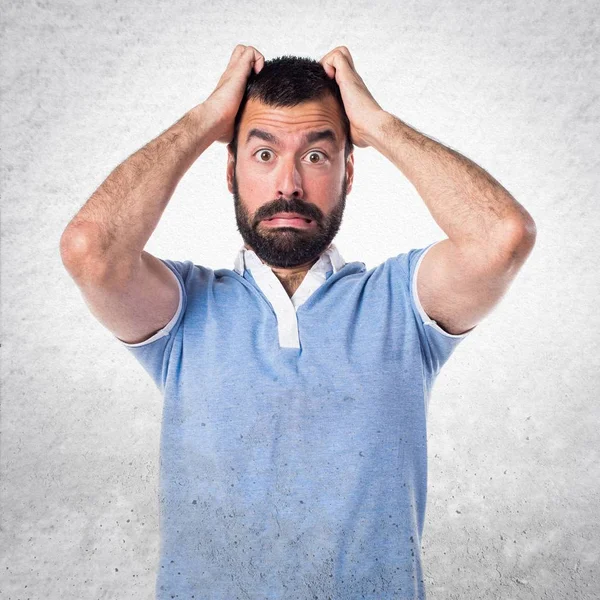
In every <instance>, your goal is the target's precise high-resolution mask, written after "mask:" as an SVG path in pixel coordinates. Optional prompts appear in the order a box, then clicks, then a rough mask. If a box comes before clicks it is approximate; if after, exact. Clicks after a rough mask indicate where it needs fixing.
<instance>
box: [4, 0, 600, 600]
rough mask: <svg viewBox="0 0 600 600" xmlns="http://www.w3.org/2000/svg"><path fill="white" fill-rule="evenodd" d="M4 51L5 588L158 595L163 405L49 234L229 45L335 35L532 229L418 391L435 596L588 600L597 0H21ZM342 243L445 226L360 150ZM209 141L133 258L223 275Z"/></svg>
mask: <svg viewBox="0 0 600 600" xmlns="http://www.w3.org/2000/svg"><path fill="white" fill-rule="evenodd" d="M1 13H2V14H1V19H2V41H1V44H2V48H1V50H2V52H1V68H2V72H1V80H0V86H1V93H2V97H1V102H2V107H1V108H2V111H1V112H2V116H1V131H0V134H1V145H0V150H1V159H2V179H1V200H2V222H1V228H2V229H1V233H2V235H1V306H2V340H1V348H0V351H1V360H2V380H1V384H2V390H1V394H2V406H1V412H0V431H1V445H0V449H1V456H0V467H1V483H0V492H1V500H0V501H1V513H0V519H1V527H0V536H1V537H0V556H1V561H0V568H1V575H0V596H1V597H2V598H6V599H7V600H8V599H10V600H16V599H19V600H25V599H28V598H30V599H41V598H51V599H57V600H58V599H61V600H71V599H80V598H90V599H92V598H120V599H124V598H132V599H142V598H149V597H151V595H152V593H153V586H154V576H155V567H156V565H155V561H156V557H157V550H158V537H157V527H158V523H157V516H156V515H157V496H156V494H157V470H158V441H159V433H160V417H161V399H160V395H159V392H158V390H157V389H156V388H155V387H154V385H153V384H152V382H151V380H150V378H149V377H148V376H147V375H146V373H145V372H144V371H143V370H142V368H141V367H140V366H139V364H138V363H137V362H136V361H135V359H134V358H133V357H132V356H131V355H130V354H129V353H128V351H127V350H126V349H125V348H123V347H121V346H120V345H119V344H118V343H117V342H116V341H114V340H113V339H112V336H111V334H110V332H109V331H108V330H107V329H105V328H104V327H103V326H102V325H101V324H99V323H98V322H97V321H96V320H95V319H94V318H93V316H92V315H91V314H90V313H89V311H88V310H87V308H86V306H85V303H84V301H83V299H82V297H81V295H80V293H79V291H78V289H77V287H76V286H75V284H74V283H73V282H72V280H71V279H70V277H69V275H68V274H67V272H66V271H65V270H64V268H63V266H62V263H61V259H60V255H59V250H58V244H59V239H60V235H61V233H62V231H63V229H64V227H65V226H66V224H67V222H68V221H69V220H70V219H71V217H72V216H73V215H74V214H75V213H76V212H77V210H79V208H80V207H81V206H82V205H83V203H84V202H85V201H86V200H87V198H89V196H90V195H91V194H92V193H93V191H94V190H95V189H96V188H97V187H98V186H99V185H100V184H101V183H102V181H103V180H104V178H105V177H106V176H107V175H108V174H109V173H110V172H111V170H112V169H113V168H114V167H115V166H116V165H117V164H118V163H119V162H121V161H122V160H124V159H125V158H127V157H128V156H129V155H130V154H132V153H133V152H134V151H135V150H137V149H138V148H139V147H141V146H142V145H144V144H145V143H146V142H148V141H149V140H150V139H152V138H153V137H155V136H157V135H158V134H160V133H161V132H162V131H163V130H164V129H166V128H167V127H169V126H170V125H171V124H173V123H174V122H175V121H176V120H177V119H179V117H181V116H182V115H183V114H184V113H185V112H186V111H187V110H189V109H190V108H191V107H192V106H194V105H195V104H197V103H199V102H201V101H203V100H204V99H206V97H208V95H209V94H210V93H211V92H212V90H213V89H214V87H215V85H216V83H217V81H218V80H219V77H220V75H221V73H222V72H223V70H224V69H225V66H226V64H227V62H228V60H229V57H230V55H231V52H232V50H233V48H234V46H235V45H236V44H237V43H243V44H248V45H253V46H255V47H256V48H258V49H259V50H260V51H261V52H262V53H263V54H264V55H265V56H266V57H267V58H273V57H275V56H278V55H281V54H296V55H306V56H311V57H313V58H316V59H320V58H321V57H322V56H323V55H324V54H325V53H326V52H328V51H329V50H331V49H333V48H334V47H335V46H338V45H346V46H347V47H348V48H349V50H350V51H351V53H352V56H353V57H354V61H355V66H356V68H357V70H358V72H359V74H360V75H361V76H362V77H363V79H364V81H365V83H366V84H367V86H368V87H369V89H370V91H371V93H372V94H373V96H374V97H375V98H376V99H377V101H378V102H379V104H380V105H381V106H382V107H383V108H385V109H386V110H388V111H390V112H393V113H394V114H396V115H397V116H399V117H400V118H402V119H403V120H405V121H406V122H408V123H409V124H411V125H412V126H413V127H416V128H417V129H419V130H420V131H422V132H424V133H426V134H428V135H430V136H431V137H434V138H435V139H436V140H438V141H441V142H442V143H445V144H446V145H448V146H451V147H452V148H454V149H456V150H458V151H460V152H462V153H463V154H465V155H466V156H467V157H469V158H471V159H472V160H474V161H475V162H477V163H478V164H479V165H481V166H482V167H484V168H485V169H486V170H487V171H489V172H490V173H491V174H492V175H493V176H494V177H495V178H496V179H498V180H499V181H500V182H501V183H502V184H503V185H504V186H505V187H506V188H507V189H508V190H509V191H510V192H511V193H512V194H513V195H514V196H515V197H516V198H517V199H518V200H519V201H520V202H521V203H522V204H523V205H524V206H525V207H526V208H527V209H528V210H529V212H530V213H531V214H532V216H533V217H534V219H535V221H536V223H537V229H538V236H537V243H536V246H535V248H534V250H533V253H532V254H531V256H530V258H529V260H528V261H527V263H526V264H525V266H524V268H523V269H522V271H521V272H520V274H519V275H518V277H517V279H516V280H515V282H514V284H513V285H512V287H511V288H510V290H509V292H508V293H507V295H506V296H505V297H504V298H503V299H502V301H501V302H500V304H499V305H498V306H497V307H496V309H495V310H494V311H493V312H492V313H491V314H490V315H489V316H488V317H487V318H486V319H484V320H483V321H482V323H481V324H480V325H479V328H478V330H477V331H476V332H474V333H473V334H471V336H470V337H469V339H468V340H467V341H465V342H464V343H463V345H461V346H460V348H459V349H457V351H456V353H455V354H454V355H453V357H452V358H451V359H450V361H449V362H448V363H447V365H446V366H445V367H444V369H443V371H442V373H441V374H440V376H439V378H438V380H437V382H436V385H435V388H434V391H433V397H432V402H431V406H430V413H429V417H430V421H429V423H430V429H429V443H430V459H429V465H430V471H429V499H428V514H427V521H426V525H425V536H424V544H423V552H424V560H425V563H424V566H425V573H426V583H427V588H428V597H429V598H431V599H433V600H437V599H440V600H441V599H446V598H449V599H450V598H452V599H454V598H457V599H458V598H461V599H463V598H473V599H485V600H487V599H492V598H494V599H495V598H502V599H509V598H519V599H532V600H533V599H539V598H552V599H567V598H568V599H573V598H578V599H586V600H587V599H592V598H596V597H598V595H599V594H600V582H599V580H598V575H597V572H596V571H597V570H598V564H597V563H598V553H599V551H598V533H599V526H598V516H597V510H598V490H599V483H598V482H599V475H600V472H599V460H598V441H599V440H598V433H597V431H598V418H599V408H598V391H597V390H598V383H599V368H598V367H599V352H598V324H599V319H598V311H597V309H596V297H597V296H598V292H599V286H598V284H599V276H598V268H597V262H598V252H597V246H596V239H597V234H596V227H597V226H598V224H599V223H600V219H599V217H598V214H600V213H599V212H598V200H599V193H598V192H599V189H598V173H599V172H600V169H599V164H598V158H597V157H598V144H597V139H598V122H599V119H600V114H599V113H600V109H599V104H598V84H597V79H598V56H599V48H598V46H599V44H598V41H599V40H598V38H599V36H600V34H599V24H598V16H597V15H598V10H597V7H596V6H595V3H593V2H590V1H588V2H572V1H571V0H568V1H567V2H562V3H558V4H557V3H552V2H551V1H550V0H543V1H542V2H536V3H535V4H534V3H532V2H531V3H525V4H524V3H520V2H516V1H511V2H502V1H498V2H445V3H438V2H432V1H428V2H415V1H411V2H396V1H392V0H388V1H386V2H377V3H376V5H375V6H374V7H370V6H369V4H368V3H367V2H364V1H362V2H356V3H351V2H337V1H330V2H318V3H317V2H312V1H308V2H298V3H296V2H294V3H292V2H283V3H278V2H273V3H270V4H269V3H264V2H262V3H258V2H257V3H254V4H246V3H242V2H234V1H232V0H229V1H228V2H224V3H217V2H201V1H196V2H175V3H170V2H161V3H157V2H116V1H113V2H91V1H83V0H82V1H79V2H73V3H70V2H64V1H62V2H59V1H54V2H48V1H42V0H38V1H37V2H27V3H25V2H14V1H12V2H11V1H10V0H3V2H2V10H1ZM355 153H356V156H355V166H356V173H355V184H354V188H353V190H352V192H351V194H350V195H349V196H348V206H347V210H346V214H345V218H344V224H343V225H342V229H341V230H340V233H339V234H338V236H337V238H336V244H337V246H338V248H339V249H340V251H341V252H342V255H343V256H344V258H345V259H346V260H347V261H352V260H362V261H363V262H365V263H366V264H367V267H368V268H371V267H373V266H375V265H377V264H379V263H380V262H382V261H383V260H385V259H386V258H388V257H390V256H392V255H395V254H399V253H401V252H404V251H407V250H408V249H410V248H416V247H423V246H425V245H426V244H428V243H430V242H432V241H435V240H437V239H442V238H444V237H446V236H445V234H444V232H443V231H442V230H441V229H440V228H439V227H438V226H437V224H436V223H435V222H434V220H433V219H432V217H431V215H430V213H429V212H428V209H427V207H426V206H425V204H424V203H423V201H422V200H421V199H420V197H419V196H418V195H417V193H416V191H415V189H414V187H413V186H412V185H411V184H410V182H409V181H408V180H407V179H406V178H405V177H404V176H403V175H402V173H401V172H400V171H398V169H396V167H394V165H393V164H392V163H390V162H389V161H388V160H387V159H386V158H385V157H383V156H382V155H380V154H378V153H377V152H376V151H375V150H374V149H372V148H367V149H356V151H355ZM225 163H226V149H225V146H223V145H222V144H213V145H212V146H211V147H210V148H208V149H207V150H206V152H205V153H204V154H203V155H202V156H201V157H200V159H199V160H198V161H197V162H196V163H195V164H194V165H193V166H192V168H191V169H190V170H189V171H188V173H187V174H186V175H185V176H184V178H183V179H182V181H181V183H180V185H179V187H178V188H177V190H176V192H175V194H174V196H173V198H172V199H171V202H170V204H169V206H168V207H167V209H166V211H165V213H164V216H163V218H162V220H161V222H160V224H159V226H158V228H157V229H156V231H155V233H154V235H153V236H152V237H151V239H150V240H149V243H148V245H147V248H146V249H147V250H148V251H149V252H152V253H153V254H155V255H157V256H160V257H163V258H172V259H176V260H185V259H190V260H193V261H194V262H196V263H197V264H203V265H205V266H209V267H212V268H218V267H229V268H232V266H233V259H234V255H235V252H236V251H237V249H238V248H239V246H240V245H241V238H240V237H239V234H238V232H237V230H236V228H235V219H234V212H233V202H232V198H231V195H230V194H229V192H228V190H227V185H226V179H225Z"/></svg>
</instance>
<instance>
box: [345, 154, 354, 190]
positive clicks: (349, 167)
mask: <svg viewBox="0 0 600 600" xmlns="http://www.w3.org/2000/svg"><path fill="white" fill-rule="evenodd" d="M353 182H354V150H353V151H352V152H350V154H348V158H347V159H346V194H349V193H350V192H351V191H352V183H353Z"/></svg>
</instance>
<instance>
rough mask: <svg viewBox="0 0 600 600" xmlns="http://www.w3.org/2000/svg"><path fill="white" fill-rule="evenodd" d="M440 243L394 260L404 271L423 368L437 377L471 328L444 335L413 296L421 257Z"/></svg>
mask: <svg viewBox="0 0 600 600" xmlns="http://www.w3.org/2000/svg"><path fill="white" fill-rule="evenodd" d="M440 241H442V240H438V241H437V242H433V243H432V244H429V246H426V247H424V248H417V249H412V250H410V251H409V252H407V253H406V254H401V255H399V256H398V257H396V258H397V260H398V261H399V263H400V265H401V266H402V268H403V269H404V271H405V275H406V278H407V285H408V294H409V301H410V307H411V310H412V313H413V315H414V318H415V321H416V324H417V330H418V333H419V339H420V342H421V347H422V349H423V356H424V359H425V363H426V366H427V368H428V370H429V372H430V373H432V374H433V375H437V374H438V373H439V371H440V369H441V368H442V366H443V365H444V364H445V363H446V361H447V360H448V359H449V358H450V355H451V354H452V353H453V352H454V349H455V348H456V347H457V346H458V344H459V343H460V342H462V341H463V340H464V339H465V338H466V337H467V336H468V335H469V334H470V333H472V332H473V331H474V329H475V327H473V328H472V329H470V330H469V331H466V332H464V333H462V334H458V335H455V334H452V333H448V332H447V331H445V330H444V329H442V327H440V326H439V325H438V324H437V323H436V321H434V320H433V319H431V318H430V317H429V315H428V314H427V313H426V312H425V310H424V309H423V306H422V305H421V301H420V299H419V295H418V293H417V274H418V272H419V267H420V266H421V263H422V261H423V257H424V256H425V254H426V253H427V252H428V251H429V250H430V249H431V248H432V247H433V246H435V245H436V244H438V243H439V242H440Z"/></svg>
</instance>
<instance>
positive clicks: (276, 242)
mask: <svg viewBox="0 0 600 600" xmlns="http://www.w3.org/2000/svg"><path fill="white" fill-rule="evenodd" d="M232 187H233V200H234V206H235V218H236V222H237V229H238V231H239V232H240V235H241V236H242V239H243V240H244V242H245V243H246V245H248V246H250V247H251V248H252V249H253V250H254V252H255V253H256V255H257V256H258V257H259V258H260V259H261V260H262V261H263V262H264V263H266V264H268V265H269V266H272V267H278V268H284V269H285V268H291V267H297V266H299V265H303V264H306V263H308V262H310V261H313V262H314V261H316V260H317V259H318V258H319V256H320V255H321V254H322V253H323V252H324V251H325V250H327V248H328V247H329V245H330V244H331V242H332V240H333V238H335V236H336V235H337V232H338V231H339V228H340V226H341V224H342V216H343V214H344V209H345V207H346V191H347V179H346V176H345V175H344V180H343V182H342V191H341V193H340V197H339V199H338V202H337V204H336V206H335V207H334V209H333V210H332V211H331V213H330V214H329V215H328V216H327V217H324V216H323V213H322V211H321V210H319V208H317V207H316V206H314V205H312V204H310V205H309V204H306V203H304V202H303V201H302V200H298V199H296V198H292V199H291V200H285V199H283V198H281V199H279V200H275V201H274V202H273V203H272V204H269V205H264V206H262V207H261V208H260V209H259V210H258V211H257V214H256V215H255V217H254V220H252V219H251V218H250V215H249V214H248V212H247V211H246V209H245V208H244V206H243V204H242V201H241V199H240V196H239V190H238V183H237V178H236V175H235V171H234V175H233V186H232ZM278 212H295V213H298V214H300V215H303V216H306V218H307V219H313V220H315V221H316V223H315V225H316V227H315V226H313V227H312V228H311V229H299V228H295V227H275V228H272V229H267V227H265V226H263V225H262V223H261V220H262V219H264V218H268V217H270V216H271V215H274V214H276V213H278Z"/></svg>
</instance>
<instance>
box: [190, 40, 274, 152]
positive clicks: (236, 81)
mask: <svg viewBox="0 0 600 600" xmlns="http://www.w3.org/2000/svg"><path fill="white" fill-rule="evenodd" d="M264 63H265V57H264V56H263V55H262V54H261V53H260V52H259V51H258V50H257V49H256V48H254V46H244V45H243V44H238V45H237V46H236V47H235V48H234V50H233V53H232V54H231V58H230V59H229V64H228V65H227V68H226V69H225V72H224V73H223V75H221V79H219V83H218V84H217V87H216V88H215V90H214V92H213V93H212V94H211V95H210V96H209V97H208V98H207V99H206V100H205V101H204V102H203V103H202V104H203V105H204V106H205V107H206V108H207V110H209V111H211V113H212V114H213V115H214V116H215V118H216V120H217V122H218V123H219V133H218V136H219V137H218V138H217V141H218V142H222V143H223V144H228V143H229V142H230V141H231V140H232V138H233V132H234V122H235V116H236V114H237V111H238V108H239V107H240V104H241V102H242V98H243V96H244V91H245V89H246V82H247V80H248V76H249V75H250V71H252V69H253V68H254V72H255V73H257V74H258V73H260V71H261V69H262V68H263V65H264Z"/></svg>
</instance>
